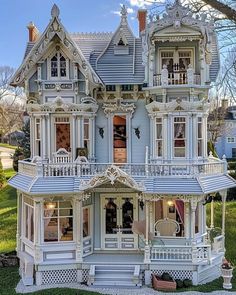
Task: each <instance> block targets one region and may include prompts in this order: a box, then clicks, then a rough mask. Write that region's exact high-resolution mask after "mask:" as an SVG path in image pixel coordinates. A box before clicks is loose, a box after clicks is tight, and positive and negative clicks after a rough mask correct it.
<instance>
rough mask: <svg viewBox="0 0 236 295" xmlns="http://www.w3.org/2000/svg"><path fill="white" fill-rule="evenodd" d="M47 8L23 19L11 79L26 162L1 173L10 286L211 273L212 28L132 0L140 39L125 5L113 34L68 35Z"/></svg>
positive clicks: (220, 183) (223, 174)
mask: <svg viewBox="0 0 236 295" xmlns="http://www.w3.org/2000/svg"><path fill="white" fill-rule="evenodd" d="M59 14H60V11H59V8H58V7H57V6H56V5H54V6H53V7H52V11H51V19H50V22H49V24H48V26H47V28H46V29H45V31H44V32H43V33H41V34H40V33H39V32H38V30H37V28H36V27H35V25H34V24H33V23H30V24H29V26H28V30H29V42H28V44H27V48H26V52H25V56H24V60H23V62H22V65H21V66H20V67H19V69H18V70H17V71H16V73H15V75H14V77H13V79H12V82H11V84H12V85H13V86H22V87H24V89H25V91H26V94H27V97H28V100H27V111H28V113H29V115H30V123H31V124H30V126H31V158H30V159H25V160H23V161H19V171H18V173H17V175H16V176H14V177H13V178H11V179H10V181H9V183H10V184H11V185H12V186H13V187H15V188H17V192H18V225H17V253H18V256H19V259H20V273H21V277H22V280H23V283H24V284H25V285H32V284H36V285H47V284H54V283H66V282H68V283H69V282H77V283H78V284H79V283H81V282H86V283H88V284H89V285H102V286H104V285H116V286H141V285H143V284H150V280H151V275H152V274H161V273H163V272H168V273H169V274H170V275H171V276H172V277H174V278H175V279H177V278H179V279H185V278H188V279H191V280H192V281H193V283H194V284H201V283H204V282H208V281H211V280H213V279H214V278H216V277H218V276H219V268H218V266H219V265H220V264H221V261H222V257H224V251H225V250H224V249H225V248H224V235H225V200H226V191H227V188H230V187H233V186H235V181H234V180H233V179H232V178H230V177H229V176H228V175H227V165H226V161H225V159H223V160H220V159H217V158H214V157H213V156H212V155H211V154H210V155H207V115H208V110H209V101H208V91H209V89H210V88H211V83H212V82H214V81H215V79H216V76H217V73H218V70H219V57H218V47H217V40H216V35H215V32H214V26H213V24H212V23H211V22H208V21H207V20H206V18H205V16H204V15H201V16H198V17H196V16H193V15H192V13H191V11H190V10H189V9H188V8H185V7H182V6H181V4H180V3H179V1H176V2H175V3H174V4H173V5H172V6H168V7H167V8H166V13H165V14H163V15H162V16H161V17H158V16H157V15H155V14H154V15H150V16H149V17H147V11H146V10H139V11H138V20H139V31H140V35H139V37H135V36H134V34H133V33H132V30H131V29H130V27H129V25H128V21H127V10H126V8H125V7H124V6H123V7H122V9H121V17H120V24H119V26H118V28H117V30H116V31H115V32H114V33H73V34H69V33H68V32H67V31H66V29H65V28H64V26H63V24H62V22H61V20H60V18H59ZM216 192H218V193H220V195H221V196H222V230H221V232H220V233H219V234H218V235H217V236H215V237H213V238H212V239H209V235H208V232H209V229H208V228H207V225H206V206H205V204H206V203H207V202H210V201H211V200H212V199H214V196H215V193H216ZM211 228H214V204H213V202H212V203H211Z"/></svg>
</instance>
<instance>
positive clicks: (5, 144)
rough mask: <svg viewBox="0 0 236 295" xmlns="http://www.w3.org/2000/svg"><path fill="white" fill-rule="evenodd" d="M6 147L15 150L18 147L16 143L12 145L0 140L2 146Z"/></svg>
mask: <svg viewBox="0 0 236 295" xmlns="http://www.w3.org/2000/svg"><path fill="white" fill-rule="evenodd" d="M1 146H2V147H5V148H8V149H13V150H15V149H16V148H17V146H15V145H10V144H8V143H2V142H0V147H1Z"/></svg>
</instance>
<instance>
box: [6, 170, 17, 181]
mask: <svg viewBox="0 0 236 295" xmlns="http://www.w3.org/2000/svg"><path fill="white" fill-rule="evenodd" d="M4 174H5V176H6V179H7V180H8V179H9V178H11V177H12V176H14V175H15V174H16V171H15V170H14V169H13V168H8V169H4Z"/></svg>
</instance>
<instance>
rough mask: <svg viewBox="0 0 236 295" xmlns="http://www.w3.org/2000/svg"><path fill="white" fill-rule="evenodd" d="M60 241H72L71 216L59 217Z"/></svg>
mask: <svg viewBox="0 0 236 295" xmlns="http://www.w3.org/2000/svg"><path fill="white" fill-rule="evenodd" d="M59 237H60V241H73V218H72V217H66V218H60V225H59Z"/></svg>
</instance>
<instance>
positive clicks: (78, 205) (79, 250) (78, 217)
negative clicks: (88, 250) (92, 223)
mask: <svg viewBox="0 0 236 295" xmlns="http://www.w3.org/2000/svg"><path fill="white" fill-rule="evenodd" d="M73 205H74V206H73V207H74V214H73V216H74V231H73V232H74V235H75V238H74V239H75V243H76V250H75V251H76V253H75V259H76V262H83V245H82V218H83V216H82V215H83V214H82V201H81V200H80V199H79V198H78V196H77V197H75V198H74V204H73Z"/></svg>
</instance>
